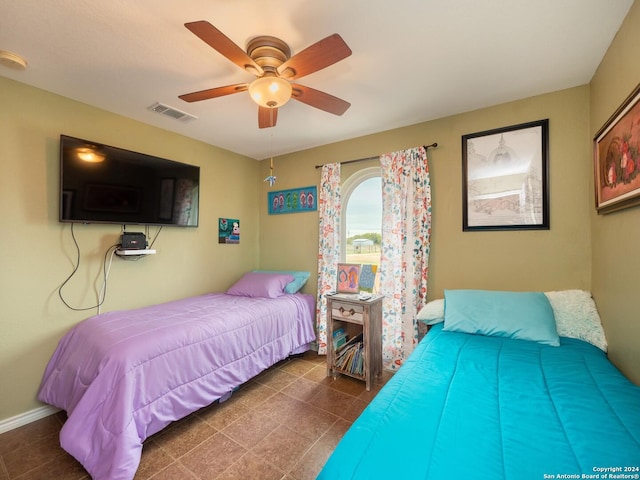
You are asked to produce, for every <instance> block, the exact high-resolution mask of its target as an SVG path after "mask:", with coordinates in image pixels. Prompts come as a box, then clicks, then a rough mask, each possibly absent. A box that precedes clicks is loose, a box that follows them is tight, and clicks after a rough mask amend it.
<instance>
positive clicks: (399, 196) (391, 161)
mask: <svg viewBox="0 0 640 480" xmlns="http://www.w3.org/2000/svg"><path fill="white" fill-rule="evenodd" d="M380 163H381V172H382V253H381V258H380V293H381V294H382V295H384V301H383V308H382V312H383V313H382V358H383V363H384V368H385V369H388V370H396V369H398V368H399V367H400V366H401V365H402V363H403V362H404V360H405V359H406V358H407V357H408V356H409V354H410V353H411V352H412V351H413V349H414V347H415V345H416V343H417V341H418V332H417V327H416V322H415V316H416V313H417V312H418V310H419V309H420V308H421V307H422V306H423V305H424V303H425V302H426V298H427V279H428V274H429V267H428V264H429V251H430V235H431V184H430V180H429V166H428V164H427V152H426V149H425V148H424V147H417V148H413V149H409V150H404V151H399V152H394V153H389V154H385V155H382V156H381V157H380Z"/></svg>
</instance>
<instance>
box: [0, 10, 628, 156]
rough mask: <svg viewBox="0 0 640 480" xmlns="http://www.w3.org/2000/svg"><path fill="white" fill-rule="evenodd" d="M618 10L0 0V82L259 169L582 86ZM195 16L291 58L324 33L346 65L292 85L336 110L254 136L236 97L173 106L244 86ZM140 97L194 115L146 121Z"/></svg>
mask: <svg viewBox="0 0 640 480" xmlns="http://www.w3.org/2000/svg"><path fill="white" fill-rule="evenodd" d="M632 3H633V0H398V1H395V0H394V1H391V0H333V1H332V0H181V1H180V2H177V1H175V0H109V1H105V0H57V1H42V0H0V50H8V51H11V52H14V53H17V54H19V55H21V56H23V57H24V58H25V59H26V60H27V62H28V68H27V69H26V70H25V71H17V70H13V69H11V68H9V67H6V66H3V65H0V75H2V76H5V77H8V78H11V79H14V80H18V81H20V82H23V83H26V84H29V85H33V86H35V87H39V88H42V89H44V90H48V91H51V92H54V93H57V94H60V95H63V96H65V97H69V98H72V99H75V100H78V101H80V102H84V103H87V104H90V105H94V106H96V107H100V108H102V109H105V110H108V111H111V112H114V113H117V114H120V115H124V116H126V117H130V118H133V119H136V120H139V121H141V122H145V123H147V124H151V125H155V126H158V127H160V128H163V129H166V130H171V131H175V132H178V133H180V134H183V135H185V136H188V137H192V138H195V139H198V140H202V141H204V142H207V143H210V144H213V145H216V146H219V147H222V148H225V149H228V150H231V151H233V152H237V153H240V154H243V155H247V156H249V157H251V158H255V159H263V158H268V157H269V156H272V155H279V154H284V153H289V152H293V151H299V150H304V149H307V148H310V147H315V146H319V145H324V144H328V143H332V142H336V141H340V140H345V139H349V138H354V137H359V136H362V135H367V134H371V133H376V132H380V131H384V130H389V129H393V128H397V127H402V126H406V125H411V124H415V123H419V122H423V121H427V120H432V119H435V118H441V117H445V116H448V115H452V114H456V113H461V112H466V111H470V110H475V109H478V108H483V107H486V106H490V105H495V104H499V103H503V102H508V101H511V100H516V99H520V98H526V97H529V96H533V95H538V94H542V93H546V92H551V91H555V90H561V89H564V88H570V87H574V86H578V85H583V84H586V83H588V82H589V81H590V80H591V77H592V76H593V74H594V72H595V70H596V68H597V67H598V64H599V63H600V60H601V59H602V57H603V56H604V54H605V52H606V50H607V48H608V46H609V44H610V43H611V41H612V39H613V37H614V35H615V33H616V31H617V30H618V28H619V26H620V24H621V23H622V20H623V19H624V16H625V15H626V13H627V11H628V10H629V8H630V6H631V4H632ZM196 20H207V21H209V22H210V23H212V24H213V25H215V26H216V27H217V28H218V29H219V30H221V31H222V32H223V33H224V34H225V35H226V36H228V37H229V38H230V39H231V40H233V41H234V42H235V43H237V44H238V45H239V46H240V47H242V48H244V47H245V46H246V42H247V40H249V39H250V38H252V37H255V36H257V35H273V36H276V37H279V38H281V39H282V40H284V41H285V42H287V43H288V44H289V46H290V47H291V49H292V53H293V54H295V53H297V52H299V51H300V50H302V49H303V48H305V47H307V46H309V45H311V44H313V43H315V42H317V41H318V40H320V39H322V38H324V37H326V36H328V35H330V34H333V33H339V34H340V35H341V36H342V38H343V39H344V40H345V41H346V43H347V44H348V45H349V47H350V48H351V50H352V51H353V54H352V55H351V56H350V57H348V58H346V59H345V60H342V61H341V62H339V63H336V64H334V65H332V66H330V67H328V68H326V69H324V70H321V71H319V72H316V73H314V74H311V75H309V76H307V77H304V78H303V79H301V80H299V81H298V83H301V84H303V85H307V86H310V87H313V88H315V89H318V90H322V91H324V92H327V93H330V94H332V95H334V96H337V97H340V98H342V99H344V100H346V101H348V102H350V103H351V108H350V109H349V110H347V112H346V113H345V114H344V115H342V116H334V115H331V114H329V113H326V112H324V111H321V110H318V109H315V108H312V107H309V106H307V105H305V104H302V103H300V102H297V101H295V100H292V101H290V102H289V103H287V104H286V105H284V106H283V107H282V108H281V109H280V111H279V114H278V124H277V126H276V127H275V128H269V129H259V128H258V122H257V106H256V105H255V104H254V103H253V102H252V101H251V100H250V98H249V95H248V93H247V92H242V93H237V94H234V95H230V96H226V97H222V98H217V99H211V100H205V101H202V102H198V103H185V102H183V101H182V100H180V99H179V98H178V95H181V94H184V93H190V92H193V91H197V90H203V89H207V88H212V87H218V86H224V85H229V84H235V83H243V82H247V81H251V80H252V79H253V78H254V77H252V76H251V75H249V74H248V73H246V72H245V71H243V70H241V69H240V68H238V67H237V66H236V65H234V64H233V63H231V62H230V61H229V60H227V59H226V58H224V57H223V56H222V55H220V54H219V53H218V52H216V51H215V50H213V49H212V48H211V47H209V46H208V45H206V44H205V43H204V42H203V41H202V40H200V39H199V38H197V37H196V36H195V35H194V34H192V33H191V32H190V31H189V30H187V29H186V28H185V27H184V23H186V22H191V21H196ZM155 102H161V103H164V104H167V105H170V106H172V107H174V108H177V109H179V110H183V111H186V112H188V113H190V114H193V115H196V116H197V117H198V119H197V120H193V121H191V122H188V123H184V122H181V121H178V120H174V119H172V118H168V117H165V116H163V115H160V114H158V113H155V112H151V111H149V110H148V107H149V106H151V105H152V104H154V103H155ZM60 133H69V132H60ZM92 140H97V141H100V139H92ZM430 140H432V139H428V138H425V142H427V141H430ZM375 153H379V152H372V154H375Z"/></svg>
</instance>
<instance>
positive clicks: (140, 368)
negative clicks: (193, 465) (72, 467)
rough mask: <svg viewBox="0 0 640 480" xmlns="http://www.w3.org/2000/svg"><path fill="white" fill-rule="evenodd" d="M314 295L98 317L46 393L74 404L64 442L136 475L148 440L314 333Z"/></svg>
mask: <svg viewBox="0 0 640 480" xmlns="http://www.w3.org/2000/svg"><path fill="white" fill-rule="evenodd" d="M314 312H315V305H314V299H313V297H312V296H310V295H306V294H292V295H284V296H280V297H278V298H249V297H243V296H234V295H227V294H224V293H212V294H207V295H202V296H198V297H193V298H189V299H184V300H178V301H173V302H169V303H165V304H161V305H154V306H150V307H144V308H139V309H136V310H129V311H117V312H108V313H104V314H101V315H97V316H94V317H91V318H89V319H87V320H85V321H83V322H81V323H79V324H78V325H76V326H75V327H74V328H73V329H72V330H70V331H69V332H68V333H67V334H66V335H65V336H64V337H63V338H62V339H61V340H60V343H59V345H58V347H57V349H56V350H55V352H54V354H53V356H52V358H51V360H50V361H49V364H48V365H47V367H46V370H45V373H44V378H43V380H42V384H41V387H40V392H39V394H38V398H39V400H41V401H43V402H46V403H48V404H51V405H54V406H56V407H58V408H61V409H63V410H65V411H66V412H67V415H68V419H67V421H66V422H65V424H64V426H63V427H62V430H61V432H60V443H61V445H62V447H63V448H64V449H65V450H66V451H67V452H69V453H70V454H71V455H73V456H74V457H75V458H76V459H77V460H78V461H79V462H80V463H81V464H82V465H83V466H84V467H85V468H86V469H87V471H88V472H89V473H90V474H91V476H92V477H93V478H94V479H97V480H101V479H103V480H106V479H109V480H120V479H122V480H124V479H132V478H133V477H134V475H135V472H136V470H137V468H138V464H139V462H140V456H141V454H142V443H143V441H144V440H145V439H146V438H147V437H149V436H150V435H153V434H154V433H156V432H158V431H160V430H161V429H162V428H164V427H165V426H167V425H168V424H169V423H171V422H172V421H175V420H178V419H180V418H182V417H184V416H186V415H188V414H189V413H191V412H194V411H195V410H197V409H199V408H201V407H204V406H206V405H209V404H210V403H212V402H214V401H215V400H218V399H220V398H221V397H224V396H226V395H229V394H230V393H231V392H232V391H233V390H234V389H235V388H236V387H238V386H239V385H240V384H242V383H244V382H246V381H247V380H249V379H251V378H252V377H254V376H255V375H257V374H258V373H260V372H261V371H263V370H265V369H267V368H268V367H270V366H271V365H273V364H275V363H276V362H278V361H280V360H282V359H284V358H286V357H287V356H289V355H291V354H296V353H302V352H304V351H306V350H307V349H308V348H309V346H308V344H309V343H310V342H312V341H313V340H315V333H314V327H313V318H314Z"/></svg>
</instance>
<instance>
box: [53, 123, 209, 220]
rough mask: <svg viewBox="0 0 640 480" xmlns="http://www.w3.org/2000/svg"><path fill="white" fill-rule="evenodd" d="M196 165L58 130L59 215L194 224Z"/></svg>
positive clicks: (79, 217)
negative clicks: (68, 134)
mask: <svg viewBox="0 0 640 480" xmlns="http://www.w3.org/2000/svg"><path fill="white" fill-rule="evenodd" d="M199 186H200V167H197V166H194V165H188V164H186V163H181V162H176V161H173V160H167V159H164V158H159V157H154V156H151V155H146V154H144V153H137V152H132V151H129V150H125V149H122V148H117V147H111V146H109V145H102V144H99V143H96V142H92V141H88V140H83V139H80V138H74V137H70V136H67V135H61V136H60V221H61V222H77V223H115V224H122V225H127V224H137V225H176V226H181V227H197V226H198V200H199Z"/></svg>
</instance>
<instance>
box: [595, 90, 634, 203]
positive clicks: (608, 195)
mask: <svg viewBox="0 0 640 480" xmlns="http://www.w3.org/2000/svg"><path fill="white" fill-rule="evenodd" d="M593 145H594V169H595V177H594V185H595V196H596V210H597V211H598V213H599V214H603V213H610V212H614V211H616V210H621V209H623V208H628V207H633V206H636V205H640V85H638V86H637V87H636V88H635V89H634V90H633V92H631V95H629V96H628V97H627V98H626V100H625V101H624V102H623V103H622V105H620V107H618V109H617V110H616V111H615V112H614V114H613V115H611V117H610V118H609V120H607V122H606V123H605V124H604V125H603V126H602V128H601V129H600V130H599V131H598V133H596V136H595V137H594V139H593Z"/></svg>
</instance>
